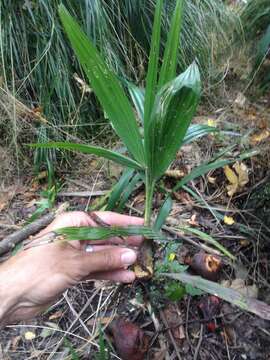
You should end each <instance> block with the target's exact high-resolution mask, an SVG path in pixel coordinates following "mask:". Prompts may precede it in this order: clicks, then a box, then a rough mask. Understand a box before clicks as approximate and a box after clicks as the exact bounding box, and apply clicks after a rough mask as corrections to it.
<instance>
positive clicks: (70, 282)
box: [0, 211, 143, 324]
mask: <svg viewBox="0 0 270 360" xmlns="http://www.w3.org/2000/svg"><path fill="white" fill-rule="evenodd" d="M96 214H97V215H98V217H99V218H100V219H101V220H102V221H104V222H106V223H107V224H109V225H118V226H127V225H143V219H141V218H137V217H130V216H125V215H120V214H117V213H113V212H97V213H96ZM69 226H72V227H80V226H96V223H95V222H94V221H93V219H92V218H91V217H90V216H89V215H88V214H87V213H84V212H79V211H74V212H68V213H64V214H62V215H59V216H58V217H57V218H56V219H55V220H54V221H53V222H52V223H51V224H50V225H49V226H48V227H47V228H46V229H44V230H43V231H42V232H41V233H40V234H39V235H44V234H46V233H47V232H50V231H53V230H55V229H59V228H63V227H69ZM141 242H142V237H140V236H130V237H128V238H127V239H126V241H125V245H127V246H129V247H132V248H136V247H137V246H139V245H140V243H141ZM89 243H90V242H89V241H72V242H65V243H61V244H60V243H52V244H47V245H43V246H37V247H32V248H29V249H27V250H24V251H21V252H19V253H17V254H16V255H15V256H13V257H11V258H10V259H9V260H7V261H6V262H4V263H3V264H2V265H1V266H0V323H2V324H7V323H10V322H14V321H19V320H25V319H29V318H32V317H34V316H35V315H37V314H39V313H40V312H41V311H43V310H45V309H46V308H47V307H48V306H50V304H51V303H53V301H55V299H56V298H57V297H58V296H59V295H60V294H62V293H63V292H64V291H65V290H66V289H67V288H70V287H72V286H74V285H76V284H78V283H79V282H80V281H82V280H88V279H104V280H113V281H118V282H126V283H128V282H132V281H133V280H134V279H135V274H134V273H133V272H132V271H130V270H127V267H128V266H129V265H132V264H133V263H134V262H135V261H136V252H135V251H134V250H133V249H131V248H127V247H123V240H122V239H119V238H112V239H108V240H107V241H105V240H104V241H101V240H100V241H96V242H91V247H90V250H91V252H87V251H86V249H89V246H88V247H87V245H89ZM120 245H121V246H120Z"/></svg>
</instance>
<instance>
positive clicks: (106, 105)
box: [59, 4, 145, 164]
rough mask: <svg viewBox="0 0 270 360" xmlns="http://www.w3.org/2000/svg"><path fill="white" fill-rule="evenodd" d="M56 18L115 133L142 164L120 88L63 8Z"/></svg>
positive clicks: (128, 107) (140, 146) (138, 140)
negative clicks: (58, 18) (59, 20)
mask: <svg viewBox="0 0 270 360" xmlns="http://www.w3.org/2000/svg"><path fill="white" fill-rule="evenodd" d="M59 15H60V18H61V21H62V23H63V25H64V28H65V31H66V34H67V35H68V38H69V40H70V42H71V45H72V48H73V49H74V51H75V53H76V55H77V57H78V59H79V61H80V63H81V65H82V67H83V69H84V71H85V72H86V75H87V77H88V79H89V81H90V84H91V87H92V88H93V89H94V92H95V94H96V96H97V97H98V99H99V101H100V103H101V105H102V107H103V109H104V110H105V111H106V114H107V115H108V117H109V119H110V121H111V122H112V124H113V127H114V129H115V131H116V133H117V134H118V136H119V137H120V138H121V140H122V141H123V142H124V143H125V145H126V146H127V148H128V150H129V152H130V153H131V154H132V155H133V156H134V158H135V159H136V160H137V161H138V162H139V163H141V164H144V163H145V154H144V148H143V144H142V139H141V137H140V134H139V130H138V126H137V123H136V119H135V117H134V113H133V110H132V107H131V105H130V103H129V101H128V99H127V97H126V95H125V93H124V91H123V88H122V87H121V85H120V83H119V81H118V80H117V78H116V76H115V75H114V74H113V72H112V71H111V70H110V69H109V68H108V66H107V65H106V64H105V62H104V61H103V59H102V58H101V56H100V55H99V53H98V51H97V49H96V48H95V47H94V45H93V44H92V43H91V42H90V41H89V39H88V37H87V36H86V35H85V33H84V32H83V31H82V30H81V29H80V26H79V25H78V24H77V22H76V21H75V20H74V19H73V18H72V16H71V15H70V14H69V12H68V11H67V10H66V8H65V6H64V5H63V4H61V5H60V6H59Z"/></svg>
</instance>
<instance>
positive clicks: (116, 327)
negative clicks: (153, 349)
mask: <svg viewBox="0 0 270 360" xmlns="http://www.w3.org/2000/svg"><path fill="white" fill-rule="evenodd" d="M109 330H110V331H111V334H112V336H113V339H114V344H115V347H116V350H117V352H118V355H120V356H121V358H122V359H123V360H143V359H144V356H145V354H146V352H147V350H148V345H149V338H148V336H147V335H146V334H145V333H144V332H143V330H141V329H140V328H139V327H138V326H137V325H135V324H133V323H131V322H130V321H127V320H125V319H123V318H118V319H115V320H114V321H112V323H111V324H110V326H109Z"/></svg>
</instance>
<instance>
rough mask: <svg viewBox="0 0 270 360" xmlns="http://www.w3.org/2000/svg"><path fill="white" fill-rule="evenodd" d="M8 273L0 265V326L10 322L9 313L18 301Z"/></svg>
mask: <svg viewBox="0 0 270 360" xmlns="http://www.w3.org/2000/svg"><path fill="white" fill-rule="evenodd" d="M10 280H12V279H10V274H9V273H8V272H7V271H6V269H5V268H4V266H3V265H1V266H0V327H3V326H5V325H7V324H8V323H10V321H11V314H12V312H13V309H14V307H15V306H16V303H17V301H18V297H17V295H16V289H15V288H14V286H12V281H11V283H10Z"/></svg>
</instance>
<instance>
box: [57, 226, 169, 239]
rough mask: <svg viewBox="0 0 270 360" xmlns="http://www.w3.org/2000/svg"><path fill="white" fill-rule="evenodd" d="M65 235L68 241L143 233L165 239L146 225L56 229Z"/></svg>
mask: <svg viewBox="0 0 270 360" xmlns="http://www.w3.org/2000/svg"><path fill="white" fill-rule="evenodd" d="M54 232H55V233H56V234H58V235H64V236H65V240H66V241H74V240H105V239H109V238H111V237H115V236H133V235H142V236H145V237H147V238H149V239H153V240H164V236H163V235H162V234H161V233H160V232H158V231H155V230H153V229H152V228H150V227H146V226H127V227H119V226H108V227H88V226H82V227H66V228H61V229H57V230H55V231H54Z"/></svg>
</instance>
